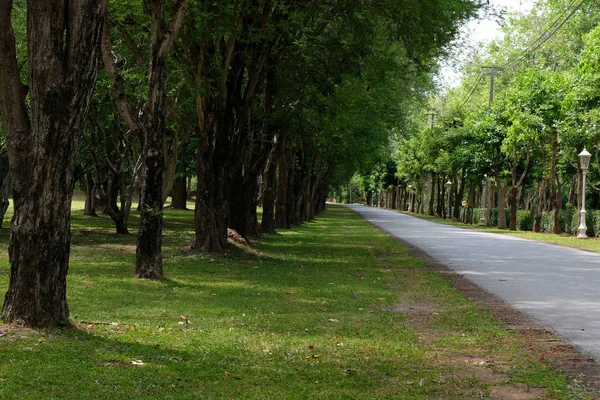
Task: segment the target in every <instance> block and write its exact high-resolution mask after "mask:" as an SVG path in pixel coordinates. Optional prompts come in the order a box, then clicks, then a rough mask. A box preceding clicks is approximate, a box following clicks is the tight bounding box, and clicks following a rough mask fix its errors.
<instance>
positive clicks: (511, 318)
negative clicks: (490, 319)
mask: <svg viewBox="0 0 600 400" xmlns="http://www.w3.org/2000/svg"><path fill="white" fill-rule="evenodd" d="M388 235H389V233H388ZM389 236H390V237H391V238H392V239H394V240H395V241H397V242H400V243H402V244H403V245H404V246H405V247H407V248H408V249H409V251H410V252H411V253H412V254H413V255H414V256H416V257H417V258H419V259H420V260H422V261H423V262H424V263H425V265H426V267H427V268H428V269H430V270H432V271H435V272H436V273H438V274H440V275H441V276H443V277H444V278H445V279H446V280H447V281H448V282H450V283H451V284H452V286H454V288H456V289H457V290H458V291H459V292H461V293H462V294H463V295H464V296H465V297H466V298H468V299H470V300H472V301H474V302H475V303H476V304H477V305H478V308H479V309H481V310H486V311H488V312H490V313H492V315H494V317H495V318H496V319H497V320H498V321H500V322H501V323H502V324H503V325H504V326H505V327H506V328H507V329H508V330H509V331H511V332H513V333H515V334H516V335H517V337H518V338H519V340H521V341H522V343H523V344H524V345H525V346H526V347H527V349H528V350H529V352H530V353H531V354H532V355H533V356H534V357H535V358H536V359H538V360H539V361H540V362H542V363H544V364H546V365H549V366H553V367H557V368H559V369H560V370H561V371H562V372H563V373H564V374H565V375H566V376H567V377H568V378H569V379H570V380H571V381H572V383H573V384H577V385H582V386H584V387H585V388H586V392H587V394H588V395H589V396H590V397H592V398H596V399H600V364H598V363H597V362H596V361H595V359H593V358H592V357H590V356H588V355H585V354H583V353H581V352H580V351H579V349H578V348H577V347H575V346H574V345H572V344H571V343H569V342H567V341H566V340H564V339H561V338H560V337H558V336H557V335H556V334H555V333H554V331H553V330H552V329H550V328H549V327H547V326H545V325H543V324H541V323H540V322H539V321H537V320H536V319H534V318H532V317H530V316H529V315H527V314H525V313H522V312H520V311H519V310H517V309H516V308H514V307H513V306H511V305H510V304H509V303H507V302H506V301H504V300H503V299H501V298H500V297H498V296H496V295H494V294H492V293H490V292H488V291H487V290H485V289H483V288H481V287H479V286H477V285H476V284H474V283H473V282H471V281H469V280H468V279H466V278H465V277H463V276H462V275H460V274H458V273H456V272H455V271H453V270H452V269H450V268H448V267H447V266H445V265H443V264H441V263H439V262H437V261H436V260H434V259H433V258H432V257H430V256H429V255H428V254H427V253H425V252H423V251H422V250H420V249H419V248H417V247H415V246H413V245H411V244H410V243H408V242H405V241H403V240H401V239H398V238H396V237H394V236H392V235H389ZM496 395H497V396H498V398H514V397H512V396H508V397H506V396H505V395H507V394H506V393H504V395H503V394H501V393H496ZM531 395H534V393H532V394H531ZM533 397H534V398H535V395H534V396H533ZM516 398H519V397H516Z"/></svg>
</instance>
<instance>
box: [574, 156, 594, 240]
mask: <svg viewBox="0 0 600 400" xmlns="http://www.w3.org/2000/svg"><path fill="white" fill-rule="evenodd" d="M590 158H592V155H591V154H590V152H589V151H587V150H586V149H585V147H584V148H583V151H582V152H581V153H579V166H580V167H581V172H582V179H581V211H580V212H579V219H580V223H579V228H578V229H577V239H587V238H588V236H587V225H586V224H585V214H586V211H585V177H586V173H587V169H588V167H589V166H590Z"/></svg>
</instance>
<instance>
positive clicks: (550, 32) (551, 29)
mask: <svg viewBox="0 0 600 400" xmlns="http://www.w3.org/2000/svg"><path fill="white" fill-rule="evenodd" d="M577 1H578V0H573V2H571V4H570V5H569V6H568V7H567V8H566V9H565V10H564V11H563V12H562V13H560V15H559V16H558V17H557V18H556V19H555V20H554V21H553V22H552V23H551V24H550V25H549V26H548V27H547V28H546V29H545V30H544V32H542V34H541V35H540V36H539V37H538V38H537V39H535V40H534V41H532V42H531V43H530V44H529V45H528V46H527V47H526V48H525V49H524V50H522V51H521V52H520V53H519V54H518V55H516V56H515V57H512V58H511V59H509V61H507V63H506V65H505V66H504V67H495V66H491V67H490V66H487V67H485V66H484V67H482V68H484V69H485V68H487V69H489V70H490V79H491V83H490V107H491V102H492V99H493V90H494V89H493V81H494V73H495V72H496V71H502V70H504V69H512V70H514V69H515V67H516V66H518V65H519V64H520V63H521V62H523V60H525V59H526V58H527V57H528V56H529V55H531V54H533V53H535V52H536V51H537V50H538V49H540V47H542V46H543V45H544V44H545V43H546V42H547V41H548V40H549V39H550V38H551V37H552V36H554V34H555V33H556V32H558V31H559V30H560V28H562V27H563V26H564V25H565V24H566V23H567V21H568V20H569V19H571V17H572V16H573V15H574V14H575V13H576V12H577V11H578V10H579V9H580V8H581V6H582V5H583V3H584V2H585V0H579V4H577V5H576V6H575V7H574V8H573V5H575V3H576V2H577ZM569 10H570V12H569ZM567 13H568V15H567V16H566V17H564V15H565V14H567ZM563 17H564V19H563V20H562V21H561V22H560V23H559V24H558V26H557V25H556V24H557V23H558V21H560V20H561V18H563ZM484 75H485V74H483V73H481V72H480V74H479V76H478V77H477V79H476V81H475V83H474V84H473V86H472V87H471V88H470V89H469V92H468V95H467V96H466V98H465V100H464V101H463V102H462V103H461V106H464V105H465V104H466V103H467V102H468V101H469V99H470V98H471V96H472V95H473V93H474V92H475V89H476V88H477V86H478V85H479V82H480V81H481V79H482V78H483V76H484Z"/></svg>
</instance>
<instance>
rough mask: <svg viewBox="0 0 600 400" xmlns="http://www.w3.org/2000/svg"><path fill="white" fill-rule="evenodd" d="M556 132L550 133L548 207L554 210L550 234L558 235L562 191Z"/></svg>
mask: <svg viewBox="0 0 600 400" xmlns="http://www.w3.org/2000/svg"><path fill="white" fill-rule="evenodd" d="M557 163H558V131H557V130H556V129H554V130H553V132H552V155H551V164H550V205H551V206H552V208H553V209H554V215H553V218H552V233H555V234H559V233H560V231H561V229H560V212H561V209H562V199H561V198H562V191H561V187H560V186H561V185H560V176H559V174H558V166H557Z"/></svg>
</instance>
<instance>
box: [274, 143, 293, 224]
mask: <svg viewBox="0 0 600 400" xmlns="http://www.w3.org/2000/svg"><path fill="white" fill-rule="evenodd" d="M286 142H287V141H286V139H285V138H283V139H281V142H280V149H281V150H280V155H279V157H278V163H277V169H278V172H279V181H278V185H277V200H276V203H275V227H276V228H287V229H289V228H290V220H289V217H288V215H289V214H288V188H289V176H290V173H289V167H288V164H289V163H288V154H287V153H288V149H287V143H286Z"/></svg>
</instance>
